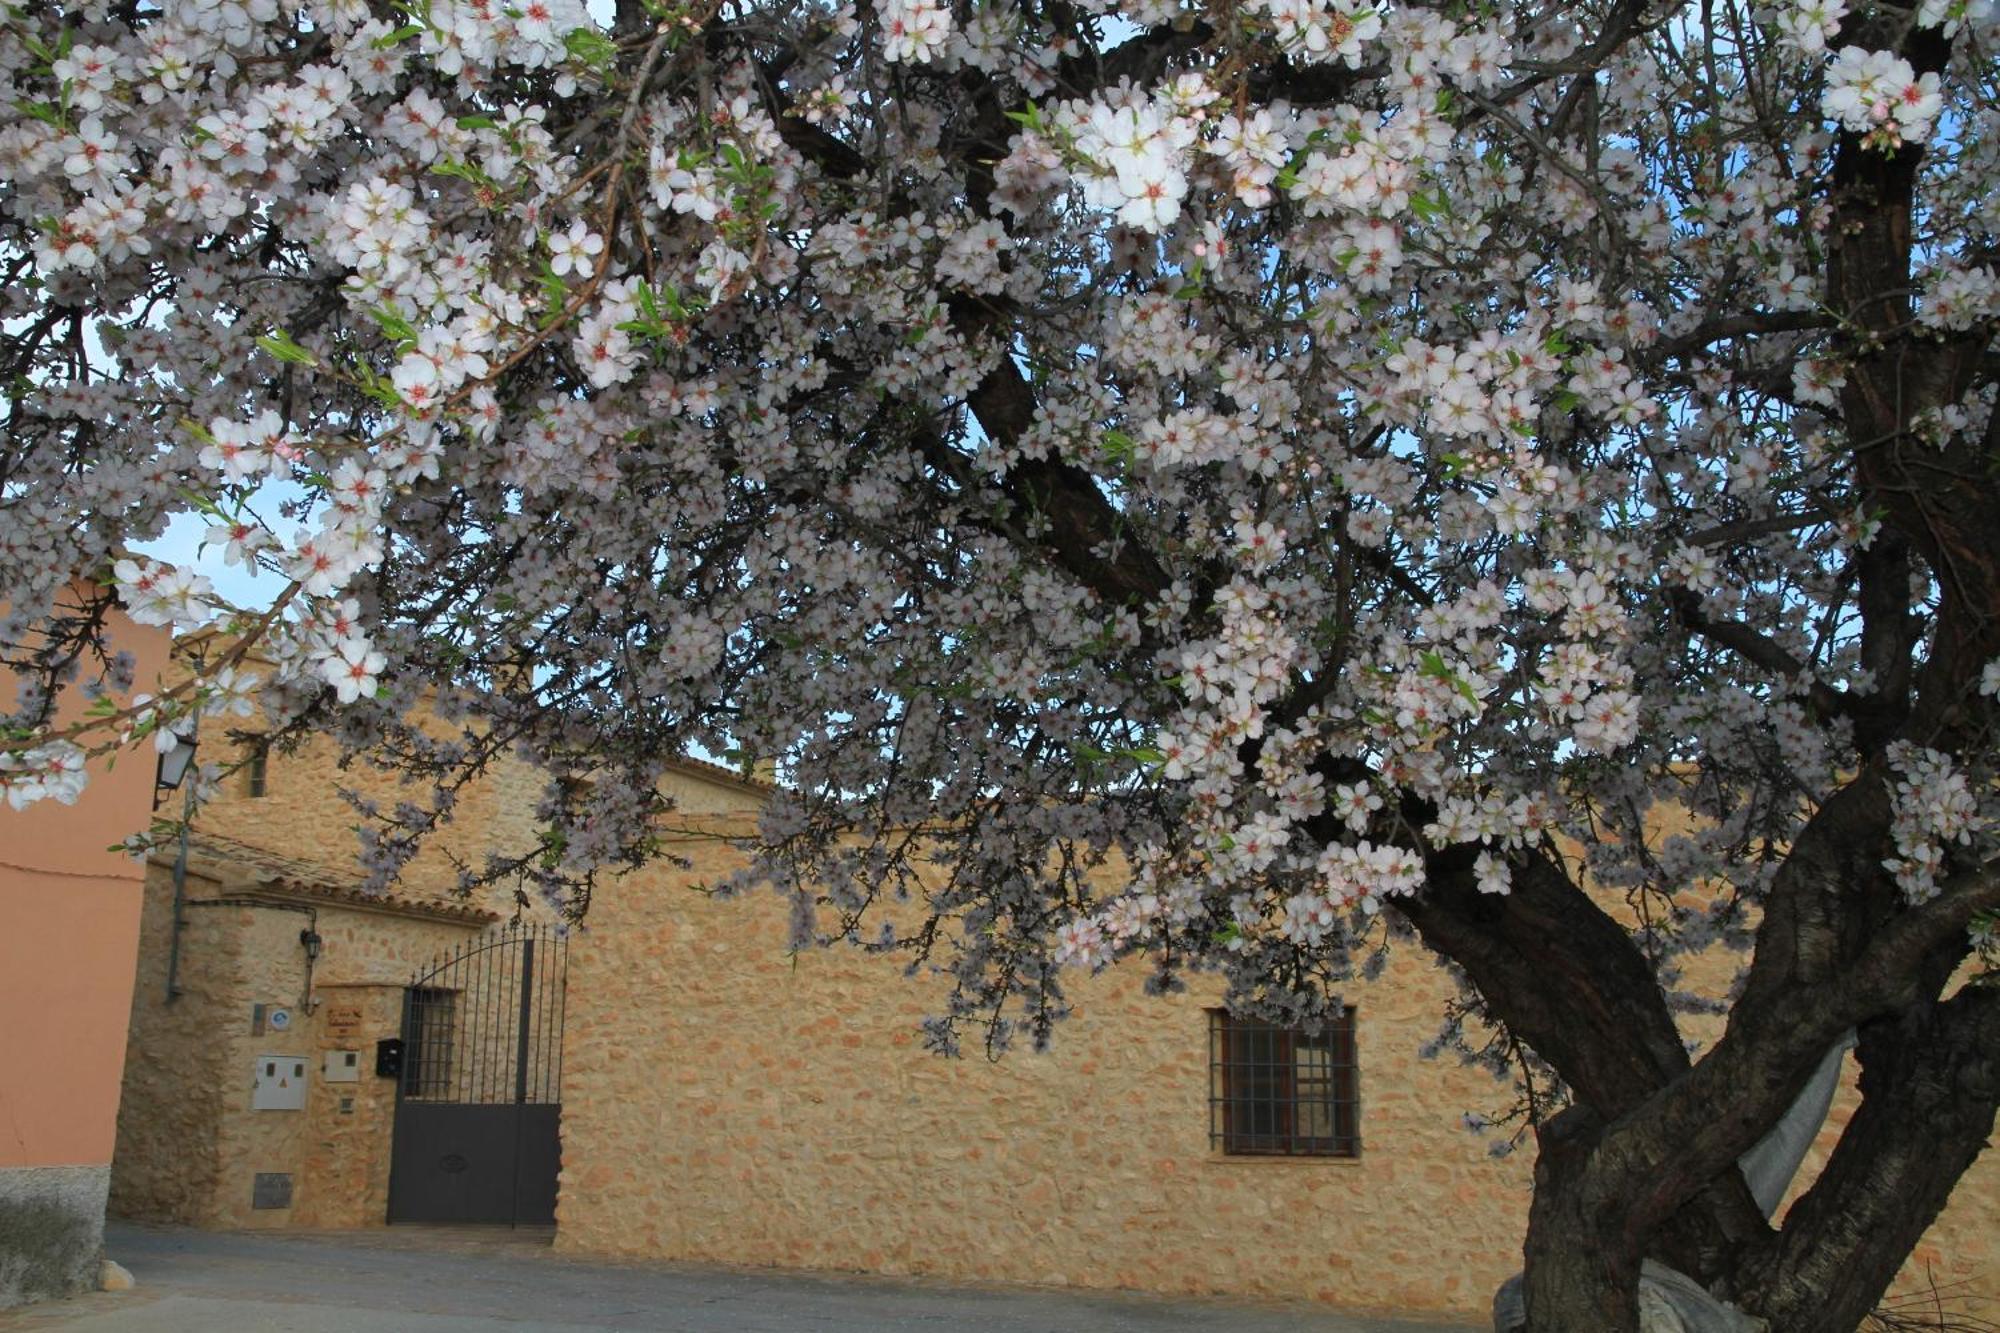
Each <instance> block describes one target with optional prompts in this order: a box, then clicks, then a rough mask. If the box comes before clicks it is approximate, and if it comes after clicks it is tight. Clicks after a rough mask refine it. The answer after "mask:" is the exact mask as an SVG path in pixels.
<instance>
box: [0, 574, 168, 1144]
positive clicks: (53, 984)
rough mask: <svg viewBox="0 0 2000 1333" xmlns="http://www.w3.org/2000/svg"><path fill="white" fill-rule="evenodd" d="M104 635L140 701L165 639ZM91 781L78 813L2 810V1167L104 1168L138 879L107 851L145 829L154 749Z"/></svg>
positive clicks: (130, 631) (140, 633)
mask: <svg viewBox="0 0 2000 1333" xmlns="http://www.w3.org/2000/svg"><path fill="white" fill-rule="evenodd" d="M109 626H110V635H109V637H110V640H111V643H112V645H113V647H114V648H116V649H123V650H125V651H127V652H130V653H132V654H133V655H134V656H136V657H137V658H138V660H139V671H138V675H137V677H136V682H137V684H136V688H137V689H139V690H141V691H145V690H149V689H150V688H151V687H152V682H153V681H154V680H155V678H156V677H157V676H158V675H159V674H160V673H161V672H162V671H163V670H164V669H165V667H166V663H167V654H168V651H169V649H170V641H169V639H168V636H167V633H166V631H165V630H164V629H158V628H153V627H149V626H141V625H135V624H133V623H132V622H131V621H129V620H127V619H126V618H125V617H124V615H123V614H122V613H120V612H115V611H114V612H113V613H112V615H111V617H110V620H109ZM71 702H72V704H74V703H79V702H81V701H80V700H74V699H73V700H72V701H71ZM68 711H70V712H72V713H74V712H75V711H76V710H75V709H74V708H71V709H70V710H68ZM90 774H91V777H90V785H89V786H88V787H86V788H85V789H84V793H83V795H82V797H81V798H80V799H79V800H78V801H77V803H76V804H75V805H69V806H65V805H59V804H57V803H56V802H54V801H43V802H39V803H37V804H35V805H31V806H29V807H28V808H27V809H25V810H13V809H10V808H8V807H7V806H5V805H4V804H0V1168H9V1167H32V1166H81V1165H103V1164H106V1163H108V1162H110V1160H111V1147H112V1143H113V1141H114V1139H115V1137H116V1133H117V1123H118V1087H119V1079H120V1075H121V1072H122V1071H123V1068H124V1064H125V1029H126V1024H127V1020H128V1019H129V1018H130V1016H131V1012H132V977H133V969H134V964H135V961H136V957H137V951H138V942H139V904H140V885H141V882H142V881H143V879H144V876H145V869H146V868H145V866H144V865H143V864H142V863H140V862H138V861H134V860H133V859H132V858H131V857H129V856H125V855H123V854H122V853H118V852H111V851H107V850H106V848H108V847H109V846H111V845H112V844H113V843H116V842H118V841H119V840H120V839H122V838H124V837H126V836H127V835H128V834H131V833H136V832H143V831H144V830H145V827H146V824H147V821H148V819H149V818H150V816H151V811H152V794H153V776H154V759H153V754H152V751H151V750H139V751H128V752H126V753H124V754H123V755H121V756H120V757H119V762H118V763H117V764H116V765H115V766H114V765H111V764H107V763H106V762H105V761H104V760H102V759H99V760H93V761H92V763H91V765H90Z"/></svg>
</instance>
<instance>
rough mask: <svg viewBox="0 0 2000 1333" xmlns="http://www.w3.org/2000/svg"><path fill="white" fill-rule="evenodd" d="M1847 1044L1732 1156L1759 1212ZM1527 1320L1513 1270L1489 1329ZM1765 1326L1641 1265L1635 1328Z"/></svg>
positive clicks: (1791, 1161) (1694, 1331)
mask: <svg viewBox="0 0 2000 1333" xmlns="http://www.w3.org/2000/svg"><path fill="white" fill-rule="evenodd" d="M1853 1046H1854V1033H1853V1031H1852V1030H1850V1031H1848V1032H1846V1033H1844V1034H1842V1036H1841V1038H1840V1039H1839V1040H1838V1041H1836V1042H1834V1044H1833V1045H1832V1046H1831V1047H1830V1048H1828V1050H1827V1053H1826V1054H1825V1056H1823V1057H1822V1058H1821V1059H1820V1062H1819V1067H1818V1068H1817V1069H1815V1070H1813V1074H1812V1077H1811V1078H1810V1079H1808V1080H1807V1081H1806V1085H1805V1087H1804V1088H1802V1089H1800V1091H1799V1095H1798V1096H1797V1097H1796V1098H1795V1099H1794V1100H1793V1102H1792V1104H1791V1106H1790V1107H1789V1108H1788V1109H1787V1110H1786V1111H1785V1114H1784V1116H1783V1117H1782V1118H1781V1119H1780V1120H1779V1121H1778V1123H1777V1124H1775V1125H1773V1126H1772V1127H1771V1130H1770V1132H1769V1133H1767V1134H1765V1135H1764V1137H1763V1138H1761V1139H1759V1140H1757V1142H1756V1144H1755V1145H1753V1146H1752V1147H1751V1149H1750V1150H1749V1151H1748V1152H1746V1153H1744V1154H1743V1155H1742V1156H1741V1157H1739V1158H1737V1159H1736V1165H1737V1169H1738V1170H1740V1171H1742V1172H1743V1179H1744V1181H1745V1182H1746V1183H1747V1184H1748V1185H1749V1186H1750V1197H1751V1198H1753V1199H1755V1200H1756V1201H1757V1206H1758V1207H1759V1208H1761V1209H1763V1210H1764V1216H1766V1217H1770V1216H1771V1215H1772V1214H1773V1213H1775V1212H1777V1210H1778V1204H1779V1202H1780V1201H1781V1200H1782V1199H1783V1198H1784V1197H1785V1191H1786V1190H1787V1189H1789V1188H1790V1187H1791V1183H1792V1177H1793V1176H1796V1175H1797V1174H1798V1173H1799V1164H1800V1163H1801V1162H1803V1161H1805V1157H1806V1150H1807V1149H1808V1148H1810V1147H1812V1141H1813V1139H1814V1138H1815V1137H1817V1136H1818V1134H1819V1129H1820V1126H1821V1125H1823V1124H1825V1123H1826V1113H1827V1111H1828V1110H1829V1109H1830V1108H1831V1107H1832V1105H1833V1093H1834V1089H1836V1088H1837V1087H1839V1086H1840V1065H1841V1060H1842V1058H1843V1057H1844V1056H1845V1055H1846V1054H1847V1052H1848V1051H1849V1050H1850V1049H1852V1048H1853ZM1527 1322H1528V1309H1527V1302H1526V1300H1525V1299H1524V1298H1523V1296H1522V1290H1521V1275H1520V1274H1519V1273H1516V1274H1515V1275H1514V1276H1513V1277H1510V1278H1508V1279H1507V1280H1506V1281H1505V1282H1503V1283H1501V1284H1500V1290H1499V1291H1497V1292H1495V1293H1494V1294H1493V1328H1494V1333H1516V1330H1518V1329H1521V1328H1524V1327H1526V1326H1527ZM1767 1328H1768V1325H1767V1324H1766V1323H1765V1322H1764V1321H1763V1320H1762V1319H1758V1318H1755V1317H1754V1316H1751V1315H1747V1314H1744V1313H1743V1312H1742V1311H1741V1310H1739V1309H1737V1308H1736V1307H1735V1306H1733V1305H1730V1304H1729V1303H1728V1302H1727V1301H1721V1300H1717V1299H1716V1298H1715V1297H1714V1296H1711V1295H1710V1294H1709V1293H1708V1291H1707V1290H1706V1289H1705V1288H1704V1287H1703V1286H1702V1285H1701V1284H1700V1283H1699V1282H1696V1281H1695V1280H1694V1279H1693V1278H1691V1277H1689V1276H1688V1275H1687V1274H1685V1273H1682V1272H1678V1271H1676V1270H1675V1269H1672V1268H1669V1267H1667V1266H1666V1265H1665V1264H1662V1263H1656V1262H1654V1261H1653V1260H1651V1259H1647V1260H1645V1261H1644V1262H1643V1263H1642V1264H1641V1265H1640V1269H1639V1333H1766V1329H1767Z"/></svg>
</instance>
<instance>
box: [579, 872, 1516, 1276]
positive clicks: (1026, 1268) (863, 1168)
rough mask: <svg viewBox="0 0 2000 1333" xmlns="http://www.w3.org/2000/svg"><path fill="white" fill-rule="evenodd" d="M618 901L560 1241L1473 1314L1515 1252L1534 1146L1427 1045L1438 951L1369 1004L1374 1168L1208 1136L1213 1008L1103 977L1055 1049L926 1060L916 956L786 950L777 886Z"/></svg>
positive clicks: (1364, 1160) (603, 933)
mask: <svg viewBox="0 0 2000 1333" xmlns="http://www.w3.org/2000/svg"><path fill="white" fill-rule="evenodd" d="M676 850H685V851H686V853H687V854H688V855H690V856H691V857H692V858H693V859H694V862H695V864H694V867H693V869H692V870H691V871H688V872H672V873H667V872H662V873H648V874H647V875H646V876H645V877H643V878H641V879H637V880H628V881H626V882H625V883H624V884H622V885H621V892H619V893H617V894H610V893H607V894H605V895H603V896H602V897H601V898H600V900H599V902H598V903H597V905H596V906H595V907H594V908H593V914H592V919H591V922H590V927H591V928H590V930H589V931H588V932H587V933H586V934H584V935H583V936H581V937H579V938H578V940H577V941H576V942H575V944H574V946H573V952H572V958H571V974H570V988H571V989H570V1019H569V1037H568V1043H569V1045H568V1053H567V1057H566V1061H565V1067H566V1069H567V1071H568V1076H567V1077H566V1079H565V1090H564V1107H563V1177H562V1192H561V1196H560V1203H559V1212H558V1241H557V1243H558V1246H559V1247H561V1248H564V1249H568V1250H573V1251H578V1252H595V1253H611V1254H624V1255H650V1256H656V1257H667V1258H674V1259H686V1260H697V1261H714V1262H728V1263H746V1264H768V1265H777V1266H784V1267H802V1268H825V1269H858V1270H867V1271H872V1272H883V1273H925V1274H936V1275H940V1276H949V1277H960V1278H975V1279H982V1280H986V1279H990V1280H998V1281H1010V1282H1030V1283H1045V1284H1054V1285H1066V1286H1079V1287H1129V1288H1139V1289H1144V1290H1150V1291H1159V1292H1170V1293H1204V1292H1232V1293H1237V1294H1243V1295H1252V1296H1270V1297H1303V1298H1308V1299H1314V1300H1321V1301H1327V1302H1332V1303H1336V1304H1340V1305H1344V1306H1355V1307H1370V1306H1374V1307H1391V1308H1397V1309H1404V1310H1442V1311H1471V1310H1477V1309H1480V1308H1482V1307H1483V1306H1484V1304H1485V1302H1486V1301H1487V1300H1488V1298H1489V1296H1490V1293H1491V1291H1492V1289H1493V1287H1494V1286H1495V1285H1496V1284H1497V1283H1498V1282H1499V1281H1500V1280H1501V1279H1502V1278H1504V1277H1505V1276H1506V1275H1507V1274H1508V1273H1509V1272H1511V1271H1512V1268H1513V1266H1514V1264H1515V1263H1516V1258H1515V1256H1516V1255H1517V1254H1518V1249H1519V1235H1520V1231H1521V1228H1522V1225H1523V1222H1524V1219H1525V1216H1526V1206H1527V1199H1528V1194H1527V1186H1528V1165H1529V1164H1528V1162H1527V1161H1526V1160H1525V1158H1521V1159H1515V1160H1508V1161H1502V1162H1494V1161H1493V1160H1491V1159H1490V1157H1489V1154H1488V1150H1487V1144H1486V1143H1485V1142H1484V1141H1483V1140H1481V1139H1478V1138H1475V1137H1474V1136H1472V1135H1470V1134H1467V1133H1465V1132H1463V1131H1462V1130H1461V1129H1460V1128H1458V1126H1457V1121H1458V1117H1459V1114H1460V1113H1461V1112H1462V1111H1465V1110H1469V1109H1492V1108H1493V1107H1494V1106H1495V1105H1496V1103H1497V1102H1498V1101H1500V1100H1501V1099H1502V1096H1503V1092H1502V1090H1501V1089H1500V1088H1498V1087H1497V1085H1495V1084H1494V1083H1493V1082H1492V1081H1491V1080H1490V1079H1489V1078H1488V1077H1486V1076H1485V1075H1482V1074H1470V1073H1468V1072H1466V1071H1464V1070H1462V1069H1460V1068H1458V1067H1456V1066H1455V1065H1454V1064H1451V1063H1448V1062H1441V1063H1426V1062H1422V1061H1419V1060H1418V1059H1416V1057H1415V1048H1416V1047H1417V1045H1418V1044H1419V1043H1420V1042H1421V1041H1423V1040H1424V1039H1425V1038H1426V1037H1427V1036H1429V1035H1430V1034H1431V1033H1432V1032H1434V1031H1435V1028H1436V1020H1437V1016H1438V1013H1439V1009H1440V1005H1441V1001H1442V999H1443V997H1444V994H1445V987H1444V984H1443V978H1442V977H1441V975H1440V974H1438V973H1437V972H1436V971H1435V969H1433V968H1432V967H1431V966H1430V965H1429V964H1428V963H1427V962H1426V961H1424V960H1423V959H1422V958H1421V957H1419V956H1418V955H1417V954H1416V953H1415V952H1414V951H1404V953H1403V955H1402V957H1401V959H1400V960H1399V961H1398V962H1397V963H1396V964H1394V965H1393V966H1392V968H1391V971H1390V975H1389V976H1388V977H1387V978H1386V979H1385V980H1384V981H1383V982H1382V983H1381V984H1379V985H1376V986H1372V987H1369V988H1367V989H1366V990H1365V991H1363V992H1360V993H1358V994H1357V995H1356V996H1355V1001H1356V1004H1357V1010H1358V1024H1357V1028H1358V1037H1357V1041H1358V1049H1359V1056H1360V1062H1361V1075H1360V1080H1361V1082H1360V1086H1361V1103H1362V1111H1361V1136H1362V1148H1361V1153H1360V1156H1359V1157H1358V1158H1357V1159H1352V1160H1348V1159H1335V1158H1308V1159H1291V1160H1271V1159H1259V1158H1246V1157H1226V1156H1224V1155H1222V1154H1221V1153H1220V1152H1219V1151H1217V1150H1215V1149H1214V1148H1212V1147H1211V1145H1210V1142H1209V1109H1208V1097H1209V1070H1208V1034H1207V1016H1206V1014H1205V1013H1204V1004H1205V1002H1212V1001H1213V1000H1214V998H1215V997H1214V996H1213V995H1196V996H1192V997H1181V998H1176V999H1174V1000H1171V1001H1162V1000H1160V999H1157V998H1153V997H1148V996H1145V995H1143V994H1142V993H1141V991H1140V981H1141V977H1140V975H1139V973H1138V972H1137V971H1136V970H1132V969H1114V970H1113V971H1112V972H1110V973H1108V974H1106V975H1105V976H1104V977H1101V978H1098V979H1096V980H1094V981H1086V982H1084V983H1083V984H1081V985H1080V986H1079V987H1078V988H1077V991H1076V994H1075V1002H1076V1011H1077V1012H1076V1015H1075V1017H1074V1019H1073V1020H1072V1021H1071V1022H1069V1023H1068V1024H1067V1025H1066V1026H1065V1028H1064V1029H1063V1030H1062V1032H1061V1033H1060V1034H1059V1036H1058V1038H1057V1044H1056V1048H1055V1050H1054V1051H1053V1052H1052V1053H1050V1054H1048V1055H1041V1056H1037V1055H1033V1054H1029V1053H1025V1052H1024V1053H1020V1054H1015V1055H1010V1056H1009V1057H1007V1058H1006V1059H1005V1060H1004V1061H1002V1062H999V1063H990V1062H988V1061H987V1060H985V1059H983V1058H981V1057H980V1056H978V1055H977V1054H975V1055H973V1056H971V1057H970V1058H967V1059H964V1060H959V1061H945V1060H940V1059H939V1058H937V1057H935V1056H933V1055H930V1054H928V1053H927V1052H925V1051H924V1050H923V1049H922V1048H921V1046H920V1044H919V1042H918V1040H917V1032H916V1029H917V1024H918V1020H919V1018H920V1017H921V1015H922V1014H923V1013H924V1012H926V1009H927V1007H930V1006H934V1005H935V1003H936V1001H937V998H938V996H939V994H940V989H939V986H938V984H937V983H935V982H934V981H931V980H929V979H926V978H921V977H920V978H915V979H911V978H905V977H903V976H902V974H901V971H900V969H899V968H898V967H897V966H896V965H895V964H894V963H893V962H891V961H889V960H885V959H880V958H872V957H867V956H863V955H859V954H856V953H851V952H848V951H844V950H843V951H834V952H826V953H809V954H805V955H801V956H799V957H797V958H793V957H792V956H790V955H788V954H787V952H786V910H785V906H784V904H783V903H782V902H780V901H778V900H777V899H775V898H758V899H752V900H749V901H738V902H715V901H711V900H709V899H707V898H705V897H703V896H702V895H700V894H698V893H695V892H693V891H691V890H690V889H688V888H687V887H685V886H686V885H687V884H688V883H690V882H691V881H694V880H698V879H703V878H710V877H713V876H714V875H716V874H717V873H718V872H719V871H720V870H721V869H723V868H724V863H725V862H726V859H727V856H728V853H726V852H723V851H721V850H719V849H717V848H716V847H715V846H714V845H713V844H705V845H704V844H691V845H689V846H688V847H686V848H685V849H676Z"/></svg>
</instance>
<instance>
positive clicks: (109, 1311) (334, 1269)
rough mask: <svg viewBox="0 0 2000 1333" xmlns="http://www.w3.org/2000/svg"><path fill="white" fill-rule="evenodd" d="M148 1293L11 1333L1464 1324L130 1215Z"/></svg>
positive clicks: (15, 1319)
mask: <svg viewBox="0 0 2000 1333" xmlns="http://www.w3.org/2000/svg"><path fill="white" fill-rule="evenodd" d="M106 1249H107V1251H108V1252H109V1253H110V1255H111V1257H112V1258H114V1259H116V1260H118V1261H119V1262H120V1263H122V1264H124V1265H125V1266H126V1267H127V1268H129V1269H130V1270H131V1271H132V1275H133V1277H134V1278H136V1279H137V1281H138V1289H137V1290H135V1291H130V1292H122V1293H116V1294H113V1293H108V1292H105V1293H97V1294H95V1295H91V1296H86V1297H82V1298H80V1299H78V1300H74V1301H64V1302H60V1303H57V1304H52V1305H40V1306H33V1307H30V1308H28V1309H26V1310H20V1311H16V1312H14V1313H12V1314H5V1315H0V1330H3V1331H4V1333H54V1331H55V1330H62V1333H376V1330H381V1331H382V1333H603V1330H607V1329H620V1330H646V1331H647V1333H877V1330H895V1329H917V1330H926V1331H932V1330H935V1331H939V1333H1465V1330H1466V1329H1467V1328H1469V1327H1475V1326H1474V1325H1465V1324H1435V1323H1433V1324H1425V1323H1412V1322H1409V1321H1406V1320H1396V1319H1369V1318H1354V1317H1343V1316H1336V1315H1330V1314H1327V1313H1326V1312H1324V1311H1323V1310H1320V1309H1318V1308H1316V1307H1308V1306H1297V1305H1290V1306H1287V1305H1253V1304H1244V1303H1241V1302H1222V1301H1206V1300H1163V1299H1158V1298H1153V1297H1144V1296H1128V1295H1117V1294H1104V1293H1095V1294H1088V1295H1086V1294H1081V1293H1077V1292H1068V1291H1046V1290H1039V1289H1030V1288H1019V1287H1011V1288H1010V1287H998V1286H990V1287H968V1286H956V1285H947V1284H945V1283H941V1282H925V1281H910V1280H902V1279H896V1280H891V1279H886V1278H865V1277H846V1276H804V1275H799V1274H792V1273H778V1272H771V1271H767V1270H746V1269H718V1268H697V1267H693V1266H691V1265H684V1264H676V1265H663V1264H648V1265H643V1266H642V1265H637V1264H632V1265H622V1264H600V1263H583V1262H579V1261H575V1260H571V1259H568V1258H565V1257H562V1256H559V1255H555V1254H552V1253H551V1252H550V1251H549V1249H548V1242H547V1236H546V1233H544V1234H543V1235H541V1236H536V1235H533V1234H522V1233H509V1232H506V1231H478V1232H471V1231H427V1230H420V1229H412V1228H396V1229H394V1230H386V1229H385V1230H380V1231H359V1232H326V1233H270V1232H266V1233H244V1232H221V1233H218V1232H202V1231H189V1230H185V1229H181V1228H176V1227H138V1226H129V1225H119V1224H116V1223H114V1224H113V1225H112V1227H111V1229H110V1232H109V1234H108V1235H107V1237H106Z"/></svg>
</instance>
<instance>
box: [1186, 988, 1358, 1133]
mask: <svg viewBox="0 0 2000 1333" xmlns="http://www.w3.org/2000/svg"><path fill="white" fill-rule="evenodd" d="M1208 1074H1209V1077H1208V1135H1209V1142H1210V1144H1211V1145H1213V1146H1214V1147H1217V1148H1220V1149H1221V1150H1222V1151H1223V1152H1225V1153H1230V1154H1239V1153H1241V1154H1254V1155H1264V1156H1280V1157H1358V1156H1360V1154H1361V1128H1360V1120H1361V1098H1360V1090H1359V1083H1358V1071H1357V1068H1356V1063H1355V1052H1354V1010H1353V1009H1351V1008H1350V1009H1346V1010H1343V1011H1342V1013H1341V1015H1340V1017H1339V1018H1337V1019H1330V1020H1328V1021H1327V1023H1326V1024H1325V1025H1324V1026H1323V1027H1321V1028H1320V1030H1319V1031H1317V1032H1309V1031H1307V1030H1306V1029H1304V1028H1286V1027H1278V1026H1276V1025H1274V1024H1271V1023H1264V1022H1259V1021H1257V1020H1255V1019H1248V1018H1234V1017H1232V1016H1230V1014H1229V1013H1228V1012H1227V1011H1226V1010H1221V1009H1211V1010H1209V1014H1208Z"/></svg>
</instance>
